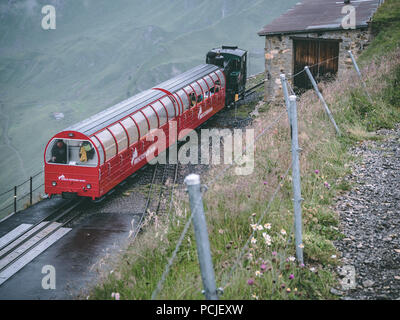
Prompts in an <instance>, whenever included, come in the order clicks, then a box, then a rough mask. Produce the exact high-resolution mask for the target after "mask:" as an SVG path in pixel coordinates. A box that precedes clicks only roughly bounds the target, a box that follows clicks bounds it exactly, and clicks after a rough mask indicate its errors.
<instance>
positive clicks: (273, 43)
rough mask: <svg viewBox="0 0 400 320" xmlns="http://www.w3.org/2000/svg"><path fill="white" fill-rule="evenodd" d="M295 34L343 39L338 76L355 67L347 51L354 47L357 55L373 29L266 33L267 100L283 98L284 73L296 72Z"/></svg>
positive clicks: (353, 49)
mask: <svg viewBox="0 0 400 320" xmlns="http://www.w3.org/2000/svg"><path fill="white" fill-rule="evenodd" d="M291 37H301V38H307V37H308V38H321V39H337V40H341V42H340V43H339V68H338V77H339V78H340V76H341V75H342V74H343V72H345V71H346V70H348V69H351V68H353V66H352V62H351V59H350V57H349V55H348V53H347V51H348V50H352V52H353V54H354V56H355V57H356V58H357V56H358V55H359V54H360V53H361V51H362V50H363V49H364V47H366V46H367V45H368V43H369V42H370V40H371V32H370V30H366V29H365V30H343V31H340V30H338V31H326V32H323V33H301V34H299V33H297V34H288V35H282V36H266V41H265V70H266V82H265V101H268V102H274V101H276V100H277V99H282V98H283V93H282V86H281V81H280V77H279V76H280V74H281V73H284V74H286V77H287V78H290V77H291V76H292V73H293V70H294V58H293V40H292V39H291Z"/></svg>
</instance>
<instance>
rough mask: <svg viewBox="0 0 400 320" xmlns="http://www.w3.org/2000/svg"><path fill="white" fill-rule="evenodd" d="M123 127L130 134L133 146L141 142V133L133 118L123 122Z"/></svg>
mask: <svg viewBox="0 0 400 320" xmlns="http://www.w3.org/2000/svg"><path fill="white" fill-rule="evenodd" d="M121 123H122V125H123V126H124V127H125V129H126V131H128V134H129V143H130V144H131V145H132V144H134V143H135V142H137V141H138V140H139V132H138V129H137V127H136V124H135V123H134V122H133V120H132V119H131V118H129V117H128V118H126V119H124V120H122V121H121Z"/></svg>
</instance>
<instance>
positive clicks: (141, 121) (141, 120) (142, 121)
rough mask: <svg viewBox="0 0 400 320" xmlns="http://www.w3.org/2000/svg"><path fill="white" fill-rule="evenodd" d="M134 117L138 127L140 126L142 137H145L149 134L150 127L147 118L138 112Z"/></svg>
mask: <svg viewBox="0 0 400 320" xmlns="http://www.w3.org/2000/svg"><path fill="white" fill-rule="evenodd" d="M132 117H133V119H135V121H136V123H137V125H138V126H139V130H140V137H141V138H142V137H144V135H145V134H147V132H149V125H148V124H147V120H146V118H145V117H144V115H143V114H142V113H141V112H140V111H139V112H136V113H135V114H134V115H133V116H132Z"/></svg>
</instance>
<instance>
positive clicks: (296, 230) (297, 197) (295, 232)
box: [151, 52, 368, 299]
mask: <svg viewBox="0 0 400 320" xmlns="http://www.w3.org/2000/svg"><path fill="white" fill-rule="evenodd" d="M349 54H350V55H351V52H349ZM337 58H338V57H333V58H330V59H326V60H324V61H321V62H319V63H317V64H315V65H312V66H309V67H308V69H310V68H313V67H315V66H317V65H320V64H323V63H326V62H328V61H330V60H333V59H337ZM353 64H354V68H355V69H356V70H358V66H357V64H356V62H355V60H354V59H353ZM303 72H307V67H306V68H305V69H304V70H302V71H301V72H298V73H296V74H294V75H292V76H291V77H289V79H293V78H294V77H296V76H297V75H299V74H301V73H303ZM357 72H358V73H359V71H357ZM308 76H309V78H310V80H311V81H313V80H314V79H313V75H312V74H311V73H308ZM359 76H360V81H361V82H363V79H362V76H361V74H360V73H359ZM283 79H285V77H283ZM285 81H286V80H285ZM286 84H287V86H288V89H289V91H290V93H291V95H292V96H291V97H290V99H289V97H288V96H285V105H287V106H288V105H289V106H290V107H289V108H288V110H287V112H284V111H283V112H281V113H280V114H279V115H278V116H277V117H276V118H275V119H274V120H273V121H272V123H271V124H269V125H268V127H266V128H264V129H263V130H262V131H261V132H260V133H259V134H258V135H257V137H256V138H255V141H254V144H255V143H256V142H257V141H258V140H259V139H260V138H261V137H262V136H264V135H265V134H266V133H268V132H270V131H271V129H272V128H274V126H275V125H277V124H278V123H279V121H280V120H281V119H282V118H283V116H284V115H285V114H287V115H288V117H289V123H290V130H291V140H292V164H291V165H290V166H289V167H288V168H287V169H286V171H285V174H284V175H283V176H282V181H281V182H279V181H278V185H277V186H276V188H275V189H274V191H273V193H272V195H271V198H270V199H269V201H268V204H267V206H266V209H265V210H264V211H263V213H262V214H261V216H260V217H259V219H258V221H257V225H258V224H260V223H261V221H263V219H264V218H265V216H266V215H267V213H268V212H269V210H270V208H271V206H272V204H273V202H274V200H275V199H276V197H277V195H278V193H279V191H280V190H281V188H282V186H283V183H284V181H285V180H286V178H287V177H288V174H289V172H290V169H291V168H292V174H293V178H292V179H293V181H292V182H293V193H294V197H293V203H294V216H295V223H294V224H293V226H292V230H291V233H290V236H289V237H288V238H287V240H286V243H285V245H284V252H283V255H284V256H286V253H287V250H288V248H289V245H290V244H291V243H292V241H293V238H294V239H295V242H296V255H297V257H298V262H299V263H301V265H303V256H302V254H303V253H302V245H303V244H302V236H301V233H302V229H301V225H302V223H301V205H300V203H301V201H302V200H303V199H302V198H301V193H299V192H296V188H297V189H298V191H300V169H299V164H298V159H299V152H300V150H301V149H300V148H299V147H298V131H297V130H298V129H297V106H296V100H297V97H296V94H295V91H294V89H293V87H292V86H291V84H290V82H288V81H286ZM314 89H315V91H316V92H317V94H318V96H319V97H320V96H321V94H320V92H319V91H318V88H316V87H315V86H314ZM367 94H368V92H367ZM320 99H321V97H320ZM321 102H323V103H325V102H324V101H323V98H322V99H321ZM325 107H326V109H328V107H327V106H325ZM328 111H329V109H328ZM333 123H334V124H335V125H336V123H335V122H334V121H333ZM292 130H293V131H294V132H293V131H292ZM246 148H247V145H246V146H245V148H244V150H243V152H245V151H246ZM296 159H297V163H296ZM233 164H234V162H233V163H232V164H230V165H228V166H226V167H225V168H224V169H223V170H221V171H220V172H219V173H218V174H217V175H216V176H214V177H213V178H211V179H210V180H209V181H208V182H207V185H206V186H207V188H210V187H212V186H213V185H214V184H215V182H216V181H217V180H219V179H221V178H222V177H224V176H225V175H226V174H227V172H228V170H229V169H230V168H232V166H233ZM296 175H297V178H296V179H297V182H296V181H294V180H295V176H296ZM300 192H301V191H300ZM281 201H282V198H281V200H280V203H281ZM280 203H279V206H280ZM193 215H194V212H191V214H190V215H189V217H188V219H187V220H186V223H185V226H184V228H183V231H182V233H181V235H180V236H179V239H178V241H177V243H176V246H175V249H174V251H173V253H172V255H171V257H170V258H169V259H168V262H167V265H166V267H165V270H164V272H163V274H162V276H161V279H160V280H159V282H158V283H157V286H156V288H155V290H154V291H153V293H152V296H151V298H152V299H156V298H157V296H158V294H159V293H160V292H161V290H162V287H163V285H164V283H165V281H166V279H167V277H168V274H169V273H170V270H171V266H172V265H173V263H174V261H175V259H176V257H177V253H178V252H179V249H180V248H181V246H182V243H183V240H184V239H185V237H186V235H187V233H188V231H189V227H190V224H191V222H192V220H193ZM196 229H199V226H197V228H195V231H196ZM255 232H256V230H255V229H253V232H252V233H251V234H250V236H249V237H248V238H247V240H246V242H245V244H244V245H243V247H242V248H241V249H240V251H239V254H238V255H237V257H236V259H235V262H234V264H233V265H232V267H231V268H230V270H229V272H228V274H227V275H225V276H224V277H222V279H221V283H222V287H221V288H219V289H218V290H217V291H218V293H221V292H223V289H224V288H226V287H227V286H228V285H229V281H230V280H231V279H232V277H233V275H234V273H235V270H236V269H237V268H238V266H239V265H241V263H242V261H243V257H244V256H245V253H246V250H247V249H248V248H249V244H250V242H251V240H252V239H253V237H254V236H255ZM299 235H300V237H299ZM197 245H199V244H197ZM198 253H199V260H201V257H200V251H199V249H198ZM280 261H281V262H280V263H281V264H282V263H283V261H284V260H283V259H281V260H280ZM203 264H204V261H203ZM280 268H282V265H280ZM200 269H201V271H202V262H201V261H200ZM275 276H276V277H278V272H277V270H275ZM205 278H207V274H204V272H203V271H202V279H203V284H204V288H205V289H206V280H205ZM208 280H210V279H208ZM208 282H209V281H208ZM199 285H200V284H199ZM205 291H207V290H205ZM205 294H206V297H207V292H205ZM208 294H209V292H208ZM208 296H210V295H208Z"/></svg>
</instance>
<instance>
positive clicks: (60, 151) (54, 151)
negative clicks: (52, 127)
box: [51, 140, 67, 163]
mask: <svg viewBox="0 0 400 320" xmlns="http://www.w3.org/2000/svg"><path fill="white" fill-rule="evenodd" d="M51 162H54V163H67V146H66V144H65V143H64V141H62V140H57V141H56V143H55V144H54V146H53V147H52V148H51Z"/></svg>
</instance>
